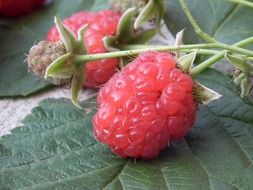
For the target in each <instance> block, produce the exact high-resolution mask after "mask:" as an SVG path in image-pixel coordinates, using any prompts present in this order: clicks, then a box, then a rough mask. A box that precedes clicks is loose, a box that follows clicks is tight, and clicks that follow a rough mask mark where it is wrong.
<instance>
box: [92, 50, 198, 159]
mask: <svg viewBox="0 0 253 190" xmlns="http://www.w3.org/2000/svg"><path fill="white" fill-rule="evenodd" d="M192 89H193V81H192V79H191V77H190V76H189V75H187V74H185V73H183V72H182V71H181V70H179V69H177V68H176V62H175V60H174V58H173V56H172V55H171V54H169V53H160V52H154V51H153V52H146V53H143V54H141V55H139V56H138V57H137V58H136V59H135V60H134V61H133V62H132V63H130V64H128V65H127V66H126V67H125V68H124V69H123V71H122V72H119V73H116V74H115V75H114V76H113V77H112V78H111V79H110V80H109V81H108V82H107V83H106V85H105V86H104V87H103V88H101V89H100V91H99V94H98V98H97V99H98V106H99V107H98V111H97V113H96V114H95V116H94V118H93V126H94V130H93V131H94V135H95V137H96V138H97V140H98V141H101V142H103V143H105V144H107V145H108V146H109V147H110V148H111V150H112V151H113V152H114V153H116V154H118V155H120V156H122V157H127V156H129V157H135V158H137V157H141V158H143V159H152V158H155V157H156V156H157V155H158V154H159V152H160V150H161V149H164V148H165V147H167V145H168V143H169V142H170V141H171V140H178V139H181V138H183V137H184V136H185V135H186V133H187V132H188V131H189V130H190V129H191V127H192V126H193V123H194V121H195V115H196V104H195V102H194V100H193V95H192Z"/></svg>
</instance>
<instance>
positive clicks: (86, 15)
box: [47, 10, 120, 87]
mask: <svg viewBox="0 0 253 190" xmlns="http://www.w3.org/2000/svg"><path fill="white" fill-rule="evenodd" d="M119 19H120V14H119V13H118V12H113V11H111V10H104V11H99V12H96V13H92V12H79V13H75V14H74V15H72V16H71V17H69V18H66V19H65V20H64V24H65V25H66V26H67V27H68V28H69V29H70V30H71V31H72V32H73V33H74V34H75V35H77V32H78V30H79V29H80V28H81V27H82V26H83V25H85V24H88V29H87V30H86V32H85V37H84V38H85V41H84V43H85V46H86V48H87V51H88V54H93V53H105V52H107V51H106V49H105V47H104V44H103V40H102V39H103V38H104V37H105V36H110V35H115V33H116V29H117V24H118V22H119ZM47 40H48V41H53V42H57V41H59V40H60V37H59V33H58V31H57V29H56V28H55V27H53V28H52V29H51V30H50V31H49V32H48V35H47ZM117 66H118V59H114V58H113V59H102V60H99V61H91V62H88V63H86V66H85V74H86V81H85V86H87V87H98V86H99V85H101V84H104V83H105V82H106V81H107V80H109V78H110V77H111V76H112V75H113V74H114V73H115V72H116V70H117Z"/></svg>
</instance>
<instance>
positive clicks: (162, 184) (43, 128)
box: [0, 70, 253, 190]
mask: <svg viewBox="0 0 253 190" xmlns="http://www.w3.org/2000/svg"><path fill="white" fill-rule="evenodd" d="M198 81H199V82H201V83H202V84H204V85H206V86H208V87H209V88H212V89H214V90H216V91H218V92H220V93H222V95H223V96H222V98H221V99H220V100H217V101H216V102H214V103H211V104H209V105H208V106H200V109H199V112H198V117H197V118H198V119H197V122H196V124H195V127H194V128H193V130H192V131H191V132H190V134H188V135H187V137H186V138H185V140H182V141H181V142H176V143H172V144H171V146H170V147H169V148H167V149H166V150H164V151H162V152H161V154H160V156H159V157H158V158H157V159H155V160H152V161H141V160H136V161H134V160H131V159H122V158H119V157H117V156H115V155H113V154H112V153H111V152H110V150H109V149H108V148H107V147H106V146H104V145H101V144H100V143H98V142H96V140H95V139H94V138H93V135H92V124H91V120H92V116H93V115H94V113H95V111H96V109H97V105H96V102H95V98H93V99H90V100H87V101H85V102H83V104H82V107H83V110H80V109H78V108H76V107H74V106H73V105H72V103H71V102H70V101H69V100H66V99H48V100H44V101H42V102H41V103H40V105H39V106H38V107H36V108H34V109H33V111H32V113H31V115H29V116H27V117H26V118H25V120H24V121H23V126H22V127H20V128H16V129H14V130H13V131H12V134H11V135H7V136H4V137H2V139H1V140H0V187H1V188H0V189H15V190H16V189H22V190H25V189H29V190H30V189H33V190H34V189H40V190H43V189H45V190H47V189H50V190H53V189H76V190H78V189H80V190H82V189H87V190H89V189H90V190H100V189H107V190H114V189H115V190H135V189H136V190H137V189H138V190H139V189H140V190H141V189H143V190H144V189H145V190H146V189H148V190H171V189H176V190H177V189H178V190H203V189H204V190H209V189H210V190H221V189H222V190H236V189H241V190H246V189H252V188H253V181H252V179H253V149H252V147H253V130H252V129H253V117H252V115H253V103H252V102H250V101H249V100H247V99H241V98H240V97H239V94H238V89H237V88H236V87H235V86H234V85H233V84H232V81H231V79H230V78H229V77H227V76H224V75H222V74H221V73H219V72H217V71H214V70H209V71H207V72H206V73H204V74H203V75H201V76H200V77H199V78H198Z"/></svg>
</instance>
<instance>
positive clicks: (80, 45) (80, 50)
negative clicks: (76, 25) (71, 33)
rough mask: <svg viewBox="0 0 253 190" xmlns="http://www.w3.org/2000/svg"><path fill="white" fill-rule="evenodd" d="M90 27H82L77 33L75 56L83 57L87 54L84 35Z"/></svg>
mask: <svg viewBox="0 0 253 190" xmlns="http://www.w3.org/2000/svg"><path fill="white" fill-rule="evenodd" d="M87 27H88V25H87V24H86V25H84V26H82V27H81V28H80V29H79V30H78V33H77V40H76V41H75V45H74V52H75V54H77V55H78V54H79V55H83V54H87V49H86V47H85V45H84V33H85V32H86V29H87Z"/></svg>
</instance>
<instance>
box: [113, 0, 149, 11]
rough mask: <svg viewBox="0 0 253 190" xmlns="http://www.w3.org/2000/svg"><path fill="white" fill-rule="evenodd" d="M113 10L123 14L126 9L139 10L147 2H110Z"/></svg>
mask: <svg viewBox="0 0 253 190" xmlns="http://www.w3.org/2000/svg"><path fill="white" fill-rule="evenodd" d="M110 3H111V4H112V7H113V9H114V10H117V11H121V12H124V11H125V10H127V9H128V8H131V7H137V8H141V7H143V6H144V5H146V4H147V3H148V0H110Z"/></svg>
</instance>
